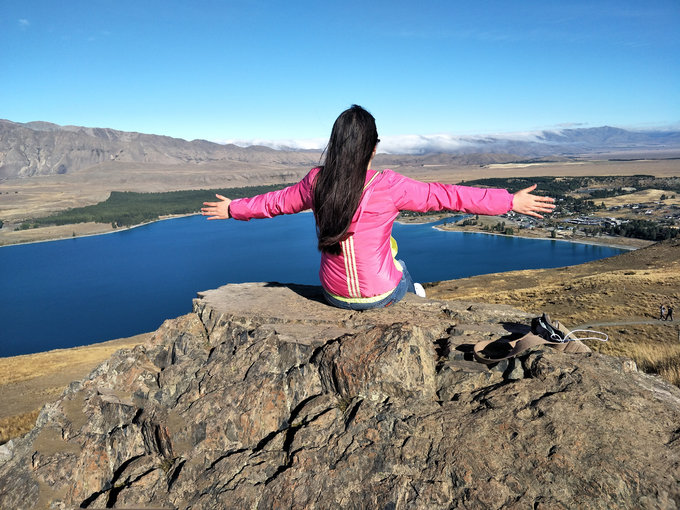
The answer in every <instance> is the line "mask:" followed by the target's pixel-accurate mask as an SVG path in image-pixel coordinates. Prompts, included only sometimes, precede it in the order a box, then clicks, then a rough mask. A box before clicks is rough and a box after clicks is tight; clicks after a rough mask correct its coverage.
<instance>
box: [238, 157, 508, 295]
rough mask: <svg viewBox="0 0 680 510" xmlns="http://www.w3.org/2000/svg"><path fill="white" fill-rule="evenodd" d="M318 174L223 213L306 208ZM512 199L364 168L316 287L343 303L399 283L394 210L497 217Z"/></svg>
mask: <svg viewBox="0 0 680 510" xmlns="http://www.w3.org/2000/svg"><path fill="white" fill-rule="evenodd" d="M318 172H319V169H318V168H314V169H312V170H311V171H310V172H309V173H308V174H307V175H306V176H305V177H304V178H303V179H302V180H301V181H300V182H298V183H297V184H295V185H293V186H289V187H288V188H285V189H282V190H279V191H273V192H270V193H265V194H263V195H258V196H255V197H252V198H241V199H237V200H233V201H232V202H231V204H230V207H229V212H230V214H231V216H232V217H233V218H235V219H237V220H249V219H251V218H271V217H272V216H276V215H279V214H293V213H297V212H300V211H304V210H305V209H312V208H313V207H314V204H313V203H312V201H313V193H312V186H313V183H314V179H315V177H316V174H317V173H318ZM512 198H513V196H512V194H510V193H509V192H508V191H507V190H504V189H483V188H473V187H469V186H456V185H452V184H441V183H425V182H420V181H416V180H414V179H409V178H408V177H404V176H403V175H400V174H398V173H396V172H393V171H392V170H384V171H382V172H376V171H375V170H369V171H368V172H367V175H366V186H365V187H364V193H363V195H362V197H361V201H360V203H359V207H358V208H357V211H356V213H355V214H354V218H353V219H352V223H351V225H350V228H349V231H350V235H349V236H348V237H347V239H346V240H345V241H343V242H342V243H341V247H342V254H340V255H330V254H328V253H323V252H322V253H321V269H320V271H319V278H320V279H321V284H322V285H323V287H324V288H325V289H326V290H327V291H328V292H329V293H331V294H333V295H334V296H337V297H339V298H341V299H345V300H351V301H355V300H356V301H362V300H374V299H378V298H380V297H382V296H385V295H387V294H388V293H389V292H391V291H392V290H393V289H394V288H395V287H396V286H397V284H398V283H399V280H400V279H401V266H399V264H398V263H397V262H396V261H395V260H394V257H393V254H392V250H391V246H390V238H391V233H392V223H393V222H394V220H395V218H396V217H397V215H398V214H399V211H402V210H409V211H420V212H426V211H440V210H443V209H449V210H454V211H462V212H467V213H473V214H487V215H497V214H503V213H506V212H508V211H510V210H511V209H512Z"/></svg>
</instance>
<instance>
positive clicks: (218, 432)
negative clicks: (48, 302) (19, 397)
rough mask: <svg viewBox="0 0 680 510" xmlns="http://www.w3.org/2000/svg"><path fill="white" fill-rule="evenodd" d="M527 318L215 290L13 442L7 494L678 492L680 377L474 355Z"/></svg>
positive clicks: (183, 504)
mask: <svg viewBox="0 0 680 510" xmlns="http://www.w3.org/2000/svg"><path fill="white" fill-rule="evenodd" d="M529 319H530V316H528V315H527V314H525V313H524V312H520V311H518V310H516V309H514V308H511V307H507V306H502V305H481V304H471V303H462V302H453V301H433V300H421V299H419V298H416V297H415V296H407V298H406V299H405V300H404V301H403V302H401V303H399V304H397V305H395V306H393V307H391V308H388V309H384V310H377V311H367V312H347V311H341V310H336V309H333V308H330V307H328V306H326V305H325V304H323V303H322V302H321V298H320V294H319V290H318V289H317V288H315V287H303V286H286V285H278V284H242V285H228V286H225V287H222V288H220V289H217V290H213V291H208V292H204V293H202V294H201V295H200V297H199V298H198V299H196V300H195V302H194V310H193V312H192V313H190V314H187V315H185V316H182V317H179V318H177V319H174V320H169V321H167V322H166V323H165V324H164V325H163V326H162V327H161V328H160V329H159V330H158V331H157V332H156V333H155V335H154V337H153V339H152V340H151V341H150V342H149V343H148V344H147V345H145V346H140V347H137V348H135V349H134V350H127V351H119V352H118V353H116V354H115V355H114V356H113V357H112V358H111V359H109V360H108V361H107V362H105V363H103V364H102V365H101V366H99V367H98V368H97V369H95V370H94V371H93V372H92V373H91V374H90V376H89V377H88V378H87V379H85V380H82V381H79V382H76V383H73V384H72V385H71V386H70V387H69V389H68V390H67V391H66V392H65V393H64V395H63V396H62V398H61V399H60V400H59V401H57V402H54V403H52V404H48V405H47V406H45V408H44V409H43V410H42V412H41V414H40V417H39V418H38V422H37V425H36V428H35V429H34V430H33V431H32V432H30V433H29V434H28V435H26V436H25V437H23V438H21V439H19V440H15V441H11V442H9V443H7V444H6V445H4V446H3V447H0V508H73V507H84V508H104V507H128V508H133V507H134V508H150V507H153V508H183V509H184V508H192V509H199V508H201V509H203V508H205V509H213V508H262V509H270V508H371V509H373V508H381V509H401V508H427V509H433V508H434V509H436V508H485V509H488V508H541V509H554V508H565V509H566V508H575V507H578V508H602V509H605V508H650V509H651V508H666V509H674V508H678V507H679V506H680V483H679V480H680V389H678V388H677V387H674V386H671V385H669V384H667V383H665V382H663V381H662V380H660V379H659V378H656V377H652V376H648V375H645V374H641V373H638V372H637V371H636V370H635V366H634V365H633V364H632V363H631V362H630V361H627V360H625V359H617V358H611V357H606V356H601V355H598V354H593V353H591V354H578V355H574V354H571V355H570V354H564V353H559V352H556V351H553V350H551V349H549V348H546V349H544V350H532V351H529V352H527V353H525V354H524V355H522V356H521V357H520V358H518V359H515V360H512V361H511V362H509V363H508V362H503V363H501V364H498V365H496V366H495V367H492V368H489V367H486V366H484V365H480V364H478V363H476V362H474V361H472V360H471V358H470V354H469V353H470V348H471V345H472V344H473V343H475V342H476V341H479V340H482V339H487V338H490V337H496V338H497V337H501V336H504V335H508V334H511V333H522V332H523V331H524V330H525V329H526V328H527V326H526V325H527V324H528V323H529Z"/></svg>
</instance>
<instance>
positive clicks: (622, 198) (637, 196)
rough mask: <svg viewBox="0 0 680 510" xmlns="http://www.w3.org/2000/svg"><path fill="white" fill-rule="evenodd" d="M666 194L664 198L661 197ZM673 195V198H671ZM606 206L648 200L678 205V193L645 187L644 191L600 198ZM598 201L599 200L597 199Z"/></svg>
mask: <svg viewBox="0 0 680 510" xmlns="http://www.w3.org/2000/svg"><path fill="white" fill-rule="evenodd" d="M663 195H666V198H665V199H664V200H661V197H662V196H663ZM672 197H675V198H672ZM601 201H602V202H604V205H605V206H607V207H613V206H615V205H628V204H640V203H649V202H662V203H663V204H664V205H667V206H670V205H680V193H674V192H672V191H665V190H660V189H646V190H644V191H636V192H635V193H628V194H626V195H618V196H616V197H611V198H604V199H602V200H601ZM597 203H598V204H599V203H600V200H599V199H598V200H597Z"/></svg>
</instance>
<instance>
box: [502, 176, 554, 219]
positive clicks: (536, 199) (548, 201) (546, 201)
mask: <svg viewBox="0 0 680 510" xmlns="http://www.w3.org/2000/svg"><path fill="white" fill-rule="evenodd" d="M535 189H536V184H534V185H533V186H529V187H528V188H524V189H523V190H520V191H518V192H517V193H515V195H514V197H513V199H512V210H513V211H514V212H516V213H520V214H526V215H527V216H534V217H535V218H542V217H543V216H541V215H540V214H539V213H549V212H552V211H553V209H555V205H554V204H553V202H555V199H554V198H550V197H542V196H539V195H532V194H531V192H532V191H534V190H535Z"/></svg>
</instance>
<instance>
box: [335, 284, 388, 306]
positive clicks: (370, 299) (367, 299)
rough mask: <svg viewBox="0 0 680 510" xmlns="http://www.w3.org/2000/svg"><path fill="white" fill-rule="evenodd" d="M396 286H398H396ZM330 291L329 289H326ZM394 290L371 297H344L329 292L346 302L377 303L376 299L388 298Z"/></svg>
mask: <svg viewBox="0 0 680 510" xmlns="http://www.w3.org/2000/svg"><path fill="white" fill-rule="evenodd" d="M395 288H396V287H395ZM326 292H328V290H326ZM392 292H394V289H392V290H388V291H387V292H385V293H384V294H380V295H379V296H371V297H356V298H355V297H344V296H336V295H335V294H333V293H332V292H328V294H329V295H330V296H331V297H333V298H335V299H337V300H338V301H343V302H345V303H375V302H376V301H380V300H381V299H384V298H386V297H387V296H389V295H390V294H391V293H392Z"/></svg>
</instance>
